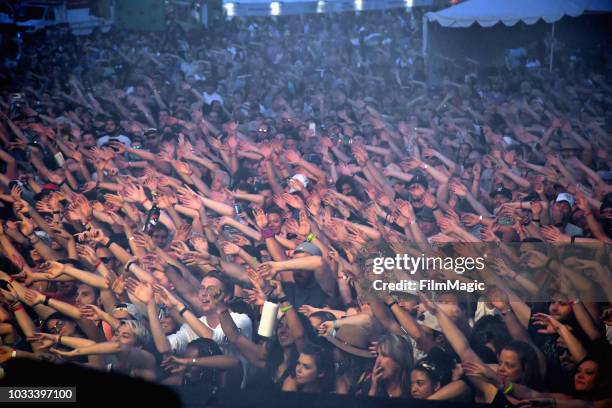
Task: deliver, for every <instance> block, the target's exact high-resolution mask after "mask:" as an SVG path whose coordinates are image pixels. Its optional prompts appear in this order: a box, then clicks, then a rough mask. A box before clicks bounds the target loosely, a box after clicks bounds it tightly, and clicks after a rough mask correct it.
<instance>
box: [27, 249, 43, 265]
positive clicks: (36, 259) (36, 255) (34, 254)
mask: <svg viewBox="0 0 612 408" xmlns="http://www.w3.org/2000/svg"><path fill="white" fill-rule="evenodd" d="M30 258H32V260H33V261H34V262H35V263H39V262H42V261H44V258H43V257H42V256H40V254H39V253H38V251H37V250H36V249H32V250H30Z"/></svg>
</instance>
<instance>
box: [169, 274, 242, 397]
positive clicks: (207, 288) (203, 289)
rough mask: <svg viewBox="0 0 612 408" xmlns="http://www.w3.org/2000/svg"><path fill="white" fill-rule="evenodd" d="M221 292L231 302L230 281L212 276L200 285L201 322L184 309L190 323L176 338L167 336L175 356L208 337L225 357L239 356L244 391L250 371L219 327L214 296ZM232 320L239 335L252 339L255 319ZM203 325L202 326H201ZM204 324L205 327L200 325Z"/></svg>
mask: <svg viewBox="0 0 612 408" xmlns="http://www.w3.org/2000/svg"><path fill="white" fill-rule="evenodd" d="M219 289H220V290H221V291H222V292H223V295H224V297H225V298H227V299H229V298H230V297H231V296H232V290H233V286H232V285H231V284H227V282H226V280H225V279H224V278H223V277H222V276H221V275H218V274H216V273H214V272H212V273H210V274H208V275H207V276H206V277H205V278H204V279H202V282H201V284H200V288H199V289H198V299H199V301H200V302H201V305H200V306H201V311H202V313H203V316H201V317H200V318H199V319H198V320H195V317H192V316H193V314H192V313H191V312H188V313H185V312H184V311H183V309H184V306H182V307H181V308H180V310H179V312H180V313H181V315H182V316H183V318H184V319H185V321H186V323H184V324H183V325H182V326H181V328H180V329H179V330H178V331H177V332H176V333H174V334H171V335H169V336H167V339H168V343H169V344H170V348H171V349H172V352H173V354H177V353H183V352H184V351H185V350H186V348H187V345H188V344H189V343H190V342H191V341H193V340H195V339H197V338H200V337H207V338H210V339H212V340H214V341H215V343H217V344H218V345H219V347H220V348H221V351H223V354H225V355H230V356H235V357H238V358H239V359H240V362H241V363H242V383H241V387H242V388H244V387H245V385H246V376H247V372H248V371H247V370H248V362H247V360H246V359H245V358H244V357H243V356H242V355H241V354H240V352H239V351H238V350H237V349H236V348H235V347H234V346H233V345H232V344H230V342H229V341H228V339H227V337H226V336H225V334H224V333H223V329H222V328H221V325H220V324H219V315H218V313H217V309H216V307H215V305H214V303H213V302H212V299H211V297H210V294H209V293H210V292H211V291H215V290H219ZM230 315H231V317H232V320H233V321H234V323H235V324H236V327H237V328H238V331H240V332H241V333H242V334H243V335H244V336H245V337H247V338H249V339H250V338H251V336H252V333H253V323H252V322H251V319H250V318H249V317H248V316H247V315H246V314H242V313H233V312H232V313H231V314H230ZM198 322H199V323H198ZM200 323H201V324H200Z"/></svg>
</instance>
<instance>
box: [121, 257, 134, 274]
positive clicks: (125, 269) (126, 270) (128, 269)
mask: <svg viewBox="0 0 612 408" xmlns="http://www.w3.org/2000/svg"><path fill="white" fill-rule="evenodd" d="M134 262H136V259H130V260H129V261H127V262H126V263H125V267H124V268H123V270H124V271H125V272H129V271H130V266H132V264H133V263H134Z"/></svg>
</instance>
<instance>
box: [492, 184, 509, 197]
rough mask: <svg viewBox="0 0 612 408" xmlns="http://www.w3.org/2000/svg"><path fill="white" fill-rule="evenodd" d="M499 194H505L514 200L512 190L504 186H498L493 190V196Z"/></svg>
mask: <svg viewBox="0 0 612 408" xmlns="http://www.w3.org/2000/svg"><path fill="white" fill-rule="evenodd" d="M498 194H503V195H504V196H505V197H506V198H508V200H512V191H510V190H508V189H507V188H506V187H504V186H499V187H496V188H495V189H494V190H493V191H491V198H493V197H495V196H496V195H498Z"/></svg>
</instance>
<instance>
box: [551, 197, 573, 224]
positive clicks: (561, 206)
mask: <svg viewBox="0 0 612 408" xmlns="http://www.w3.org/2000/svg"><path fill="white" fill-rule="evenodd" d="M571 211H572V208H571V207H570V205H569V204H568V202H567V201H561V202H558V203H557V202H554V203H553V205H552V208H551V211H550V214H551V217H552V221H553V224H555V225H557V224H561V223H562V222H563V221H564V220H565V219H566V217H567V216H568V215H569V213H570V212H571Z"/></svg>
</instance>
